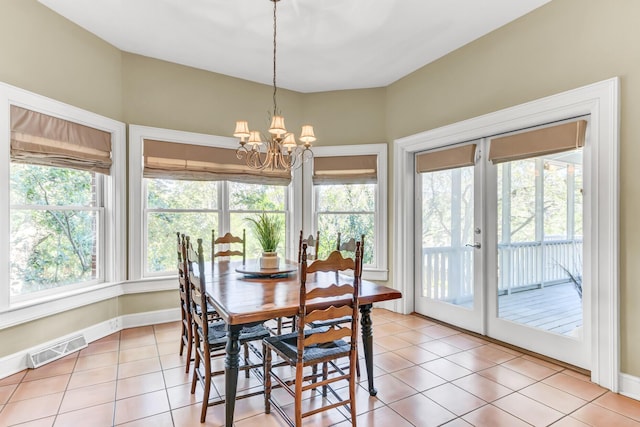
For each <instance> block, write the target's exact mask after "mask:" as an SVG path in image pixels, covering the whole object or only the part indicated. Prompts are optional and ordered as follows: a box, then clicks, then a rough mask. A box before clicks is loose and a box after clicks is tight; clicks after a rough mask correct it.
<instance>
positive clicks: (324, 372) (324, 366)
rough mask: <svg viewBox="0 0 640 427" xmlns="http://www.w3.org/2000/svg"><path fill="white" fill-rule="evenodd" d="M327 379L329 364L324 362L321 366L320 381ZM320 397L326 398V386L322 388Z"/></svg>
mask: <svg viewBox="0 0 640 427" xmlns="http://www.w3.org/2000/svg"><path fill="white" fill-rule="evenodd" d="M328 377H329V363H327V362H324V363H323V364H322V380H323V381H326V380H327V378H328ZM322 397H327V386H326V385H323V386H322Z"/></svg>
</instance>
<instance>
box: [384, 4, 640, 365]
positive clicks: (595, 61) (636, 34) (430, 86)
mask: <svg viewBox="0 0 640 427" xmlns="http://www.w3.org/2000/svg"><path fill="white" fill-rule="evenodd" d="M639 16H640V2H638V1H636V0H609V1H601V0H554V1H552V2H551V3H549V4H547V5H546V6H544V7H542V8H540V9H538V10H535V11H533V12H532V13H530V14H529V15H526V16H525V17H523V18H521V19H519V20H518V21H516V22H513V23H511V24H509V25H507V26H505V27H503V28H500V29H498V30H497V31H494V32H493V33H491V34H489V35H487V36H485V37H483V38H481V39H479V40H477V41H475V42H473V43H471V44H469V45H467V46H465V47H463V48H461V49H459V50H457V51H456V52H453V53H451V54H449V55H447V56H446V57H444V58H442V59H440V60H439V61H437V62H435V63H433V64H431V65H428V66H426V67H424V68H422V69H420V70H418V71H416V72H414V73H413V74H411V75H409V76H407V77H405V78H403V79H402V80H400V81H398V82H396V83H394V84H392V85H391V86H390V87H388V93H387V118H388V131H389V134H388V136H389V140H390V141H391V140H393V139H394V138H398V137H401V136H406V135H411V134H414V133H417V132H420V131H424V130H429V129H433V128H436V127H439V126H442V125H446V124H450V123H455V122H458V121H460V120H464V119H468V118H472V117H476V116H479V115H482V114H485V113H489V112H492V111H496V110H499V109H502V108H505V107H509V106H513V105H517V104H521V103H523V102H527V101H530V100H533V99H537V98H541V97H544V96H547V95H552V94H555V93H558V92H562V91H565V90H569V89H573V88H576V87H579V86H583V85H586V84H589V83H594V82H597V81H600V80H604V79H607V78H610V77H614V76H619V77H620V81H621V97H620V98H621V120H620V126H621V127H620V131H621V132H620V228H621V233H620V237H621V239H620V260H621V265H620V283H621V289H620V301H621V370H622V372H625V373H628V374H631V375H635V376H640V358H638V357H637V355H638V354H639V353H640V336H639V335H640V310H638V307H639V304H640V288H639V287H638V286H636V283H635V282H636V280H638V279H637V278H638V277H640V263H639V262H638V257H639V256H640V225H639V224H638V222H637V221H635V220H634V219H633V218H634V216H637V212H639V211H640V198H638V197H637V195H638V194H640V180H638V179H637V176H636V174H635V172H634V170H635V167H636V166H634V164H635V162H636V161H638V160H639V159H640V144H638V139H639V138H640V121H639V120H638V119H637V118H638V117H640V96H639V94H640V49H639V48H638V41H639V40H640V25H638V22H637V18H638V17H639Z"/></svg>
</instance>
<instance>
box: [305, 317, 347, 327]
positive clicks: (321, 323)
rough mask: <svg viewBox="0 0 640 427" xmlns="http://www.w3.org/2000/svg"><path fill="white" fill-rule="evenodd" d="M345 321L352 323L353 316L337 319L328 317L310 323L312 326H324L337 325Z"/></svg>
mask: <svg viewBox="0 0 640 427" xmlns="http://www.w3.org/2000/svg"><path fill="white" fill-rule="evenodd" d="M343 323H351V316H343V317H337V318H335V319H328V320H318V321H315V322H311V323H309V325H310V326H311V327H312V328H322V327H326V326H337V325H341V324H343Z"/></svg>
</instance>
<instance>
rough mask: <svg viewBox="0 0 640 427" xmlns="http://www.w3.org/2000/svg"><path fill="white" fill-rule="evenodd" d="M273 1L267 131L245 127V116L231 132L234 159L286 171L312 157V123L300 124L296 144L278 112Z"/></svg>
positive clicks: (260, 167)
mask: <svg viewBox="0 0 640 427" xmlns="http://www.w3.org/2000/svg"><path fill="white" fill-rule="evenodd" d="M269 1H271V2H273V114H272V115H271V125H270V126H269V130H268V134H267V135H266V137H265V136H263V135H262V134H261V133H260V131H255V130H249V123H248V122H247V121H246V120H239V121H237V122H236V129H235V131H234V132H233V136H235V137H236V138H240V146H239V147H238V149H237V150H236V155H237V156H238V159H240V160H242V159H244V160H245V162H246V164H247V166H249V167H250V168H251V169H259V170H263V169H268V170H285V171H290V170H292V169H296V168H298V167H300V165H301V164H302V163H303V162H304V161H306V160H308V159H310V158H311V157H313V152H312V151H311V143H312V142H314V141H315V140H316V137H315V135H314V134H313V126H311V125H303V126H302V132H301V135H300V141H301V144H300V145H298V143H297V142H296V138H295V136H294V134H293V133H291V132H287V129H286V128H285V126H284V117H283V116H282V115H280V114H279V112H278V104H277V101H276V94H277V91H278V87H277V86H276V34H277V19H276V9H277V7H276V5H277V4H278V2H279V1H280V0H269Z"/></svg>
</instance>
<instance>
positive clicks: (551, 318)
mask: <svg viewBox="0 0 640 427" xmlns="http://www.w3.org/2000/svg"><path fill="white" fill-rule="evenodd" d="M498 305H499V313H500V317H501V318H503V319H507V320H512V321H514V322H518V323H522V324H525V325H528V326H532V327H536V328H539V329H543V330H546V331H550V332H554V333H557V334H562V335H573V334H574V333H575V332H574V331H576V329H577V328H581V327H582V300H581V298H580V295H578V292H577V291H576V289H575V287H574V285H573V283H563V284H559V285H554V286H548V287H545V288H543V289H532V290H528V291H521V292H515V293H512V294H511V295H501V296H499V297H498Z"/></svg>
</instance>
